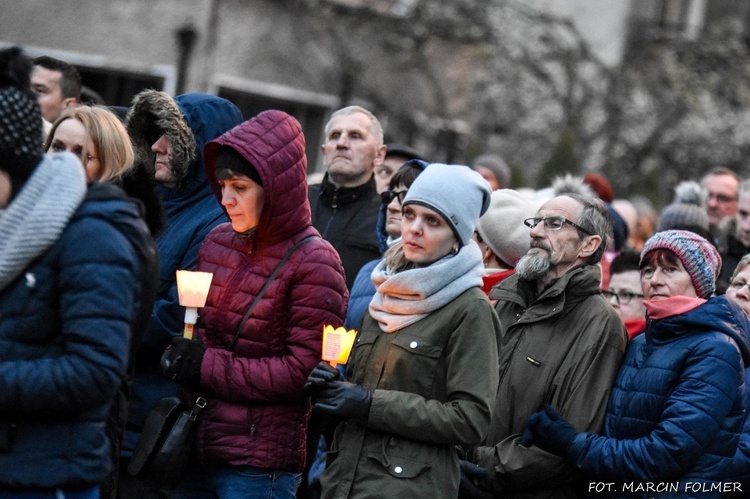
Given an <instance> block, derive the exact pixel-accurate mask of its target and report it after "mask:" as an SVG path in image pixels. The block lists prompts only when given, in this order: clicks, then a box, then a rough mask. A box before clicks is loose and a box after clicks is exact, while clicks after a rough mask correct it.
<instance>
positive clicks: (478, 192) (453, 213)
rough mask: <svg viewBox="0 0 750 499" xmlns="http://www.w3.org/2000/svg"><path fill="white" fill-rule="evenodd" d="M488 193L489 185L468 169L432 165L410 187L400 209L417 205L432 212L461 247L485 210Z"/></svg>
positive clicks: (459, 166) (468, 238) (487, 204)
mask: <svg viewBox="0 0 750 499" xmlns="http://www.w3.org/2000/svg"><path fill="white" fill-rule="evenodd" d="M490 193H491V191H490V184H489V183H488V182H487V181H486V180H485V179H483V178H482V176H481V175H480V174H478V173H477V172H475V171H473V170H472V169H470V168H469V167H468V166H461V165H444V164H441V163H432V164H430V165H429V167H427V168H425V170H424V172H422V173H421V174H420V175H419V177H417V179H416V180H415V181H414V183H413V184H412V185H411V187H410V188H409V191H408V192H407V193H406V198H405V199H404V203H403V206H406V205H408V204H419V205H422V206H425V207H427V208H430V209H433V210H435V211H436V212H438V213H439V214H440V216H442V217H443V219H445V221H446V222H448V225H450V227H451V229H453V233H454V234H455V235H456V239H457V240H458V242H459V243H461V245H462V246H463V245H465V244H466V243H468V242H469V240H470V239H471V235H472V234H473V233H474V227H475V226H476V223H477V220H479V217H480V216H482V215H484V213H485V212H486V211H487V208H488V207H489V205H490Z"/></svg>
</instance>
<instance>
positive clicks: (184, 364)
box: [161, 336, 206, 388]
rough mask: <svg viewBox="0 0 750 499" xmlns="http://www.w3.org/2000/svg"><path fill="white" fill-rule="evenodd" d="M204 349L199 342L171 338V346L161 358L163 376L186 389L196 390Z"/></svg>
mask: <svg viewBox="0 0 750 499" xmlns="http://www.w3.org/2000/svg"><path fill="white" fill-rule="evenodd" d="M205 353H206V347H205V346H203V342H202V341H201V340H189V339H187V338H183V337H182V336H177V337H175V338H172V344H171V345H170V346H168V347H167V349H166V350H164V355H162V356H161V369H162V372H163V373H164V376H165V377H166V378H168V379H171V380H172V381H174V382H175V383H179V384H180V385H183V386H185V387H187V388H197V387H198V385H199V384H200V381H201V364H202V363H203V355H204V354H205Z"/></svg>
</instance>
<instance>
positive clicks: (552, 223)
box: [523, 217, 592, 236]
mask: <svg viewBox="0 0 750 499" xmlns="http://www.w3.org/2000/svg"><path fill="white" fill-rule="evenodd" d="M539 222H544V228H545V229H546V230H560V229H562V228H563V225H565V224H568V225H570V226H571V227H575V228H576V229H578V230H580V231H581V232H583V233H584V234H588V235H589V236H591V235H592V234H591V232H589V231H587V230H586V229H584V228H583V227H581V226H580V225H578V224H577V223H575V222H571V221H570V220H568V219H567V218H565V217H545V218H536V217H535V218H527V219H526V220H524V221H523V223H524V225H525V226H526V227H528V228H529V229H533V228H534V227H536V226H537V225H539Z"/></svg>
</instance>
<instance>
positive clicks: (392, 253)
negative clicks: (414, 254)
mask: <svg viewBox="0 0 750 499" xmlns="http://www.w3.org/2000/svg"><path fill="white" fill-rule="evenodd" d="M383 260H385V266H386V267H387V268H388V269H389V270H390V272H391V273H392V274H398V273H399V272H403V271H404V270H409V269H413V268H415V267H416V265H415V264H414V263H413V262H410V261H409V260H407V259H406V255H405V254H404V242H403V241H398V242H397V243H396V244H394V245H393V246H391V247H390V248H388V250H387V251H386V252H385V254H383Z"/></svg>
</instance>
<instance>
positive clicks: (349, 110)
mask: <svg viewBox="0 0 750 499" xmlns="http://www.w3.org/2000/svg"><path fill="white" fill-rule="evenodd" d="M355 113H362V114H364V115H365V116H367V117H368V118H370V133H371V134H372V135H373V136H374V137H375V140H377V142H378V146H381V145H383V141H384V138H383V126H382V125H381V124H380V120H379V119H378V118H377V117H376V116H375V115H374V114H372V113H371V112H370V111H368V110H367V109H365V108H363V107H362V106H346V107H342V108H341V109H339V110H338V111H334V113H333V114H331V117H330V118H328V122H327V123H326V126H325V134H326V138H328V132H330V131H331V122H332V121H333V120H334V119H335V118H338V117H339V116H347V115H350V114H355Z"/></svg>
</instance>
